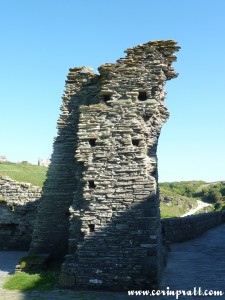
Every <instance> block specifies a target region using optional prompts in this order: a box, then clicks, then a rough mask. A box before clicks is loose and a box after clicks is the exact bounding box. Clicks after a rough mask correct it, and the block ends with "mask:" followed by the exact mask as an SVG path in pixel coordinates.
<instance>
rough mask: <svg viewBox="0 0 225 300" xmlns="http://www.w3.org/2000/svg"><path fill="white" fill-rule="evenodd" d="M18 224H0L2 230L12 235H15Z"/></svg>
mask: <svg viewBox="0 0 225 300" xmlns="http://www.w3.org/2000/svg"><path fill="white" fill-rule="evenodd" d="M17 226H18V224H0V230H1V233H2V232H8V233H9V234H10V235H11V236H13V235H15V232H16V227H17Z"/></svg>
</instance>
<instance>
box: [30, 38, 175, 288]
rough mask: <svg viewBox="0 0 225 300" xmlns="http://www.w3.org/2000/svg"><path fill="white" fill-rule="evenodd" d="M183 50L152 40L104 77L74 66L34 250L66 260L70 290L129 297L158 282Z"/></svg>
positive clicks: (64, 276)
mask: <svg viewBox="0 0 225 300" xmlns="http://www.w3.org/2000/svg"><path fill="white" fill-rule="evenodd" d="M178 50H179V47H178V46H177V45H176V43H175V42H174V41H171V40H169V41H155V42H149V43H147V44H143V45H139V46H137V47H134V48H131V49H128V50H126V51H125V52H126V53H127V56H126V57H125V58H121V59H119V60H118V61H117V62H116V63H115V64H112V63H108V64H105V65H102V66H100V67H99V73H100V74H99V75H98V74H94V72H93V71H92V70H91V69H90V68H87V67H80V68H72V69H70V72H69V75H68V79H67V81H66V91H65V94H64V95H63V97H62V99H63V104H62V107H61V110H62V114H61V115H60V118H59V121H58V129H59V130H58V136H57V138H56V140H55V142H54V151H53V155H52V159H51V162H52V163H51V165H50V168H49V171H48V174H47V180H46V183H45V186H44V189H43V196H42V201H41V205H40V206H39V210H38V216H37V220H36V223H35V228H34V234H33V239H32V243H31V248H30V249H31V251H32V252H47V253H51V254H52V255H53V257H55V258H62V257H63V256H65V261H64V263H63V266H62V273H61V284H62V285H63V286H69V287H74V288H83V289H95V288H96V289H107V290H110V289H112V290H123V289H128V288H134V287H135V288H144V287H151V286H154V285H155V284H157V282H158V278H159V273H160V265H161V257H160V253H161V249H160V248H161V227H160V214H159V193H158V172H157V157H156V149H157V143H158V137H159V134H160V130H161V127H162V125H163V124H164V122H165V121H166V120H167V118H168V116H169V113H168V111H167V108H166V107H165V105H164V103H163V100H164V99H165V97H166V92H165V90H164V85H165V83H166V81H167V80H170V79H172V78H175V77H177V73H176V72H175V71H174V69H173V67H172V63H173V62H174V61H175V60H176V56H175V55H174V52H175V51H178Z"/></svg>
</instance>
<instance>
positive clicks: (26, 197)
mask: <svg viewBox="0 0 225 300" xmlns="http://www.w3.org/2000/svg"><path fill="white" fill-rule="evenodd" d="M40 196H41V189H40V188H38V187H32V186H31V185H30V184H29V183H20V182H16V181H15V180H12V179H10V178H9V177H6V176H0V250H28V249H29V245H30V242H31V235H32V232H33V227H34V220H35V216H36V212H37V206H38V204H39V198H40Z"/></svg>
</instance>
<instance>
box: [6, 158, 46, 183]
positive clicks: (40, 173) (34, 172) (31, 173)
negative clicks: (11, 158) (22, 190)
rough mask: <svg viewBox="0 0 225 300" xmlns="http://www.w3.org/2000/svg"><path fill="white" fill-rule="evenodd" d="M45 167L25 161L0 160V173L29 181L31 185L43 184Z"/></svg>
mask: <svg viewBox="0 0 225 300" xmlns="http://www.w3.org/2000/svg"><path fill="white" fill-rule="evenodd" d="M46 172H47V168H46V167H42V166H37V165H31V164H28V163H26V162H23V163H19V164H17V163H12V162H0V175H6V176H9V177H10V178H12V179H14V180H16V181H19V182H30V183H31V184H32V185H36V186H40V187H42V186H43V183H44V181H45V178H46Z"/></svg>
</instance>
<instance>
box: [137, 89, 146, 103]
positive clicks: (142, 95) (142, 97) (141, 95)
mask: <svg viewBox="0 0 225 300" xmlns="http://www.w3.org/2000/svg"><path fill="white" fill-rule="evenodd" d="M147 99H148V98H147V93H146V91H140V92H139V94H138V100H141V101H145V100H147Z"/></svg>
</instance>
